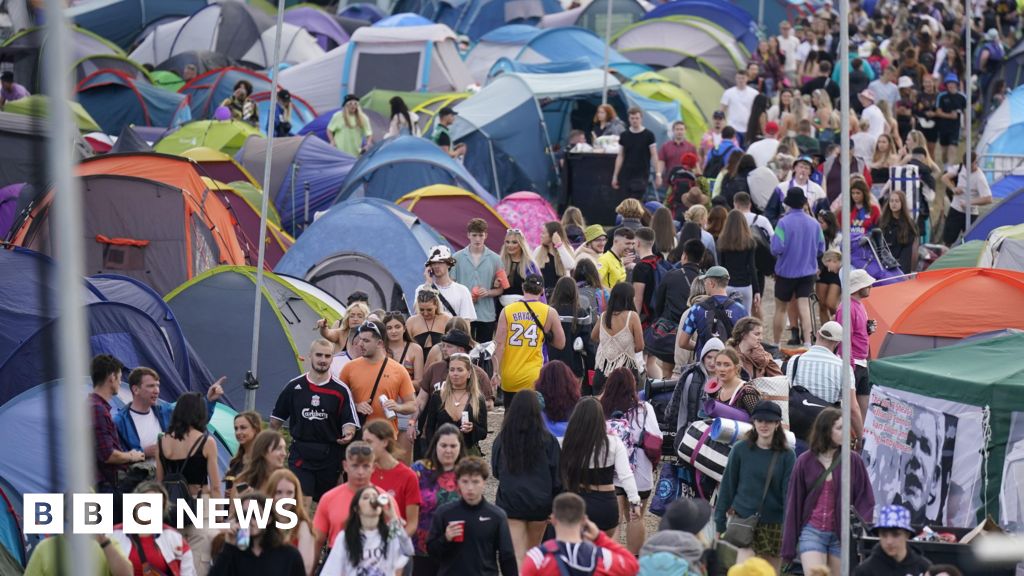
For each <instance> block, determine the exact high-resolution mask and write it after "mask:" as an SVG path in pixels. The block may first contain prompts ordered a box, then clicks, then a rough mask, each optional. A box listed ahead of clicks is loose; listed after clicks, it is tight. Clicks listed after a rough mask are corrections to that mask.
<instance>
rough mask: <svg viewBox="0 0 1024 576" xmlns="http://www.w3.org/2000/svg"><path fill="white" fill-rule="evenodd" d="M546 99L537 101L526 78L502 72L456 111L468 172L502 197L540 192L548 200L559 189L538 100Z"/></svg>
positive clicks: (456, 133) (455, 134) (455, 128)
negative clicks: (511, 194)
mask: <svg viewBox="0 0 1024 576" xmlns="http://www.w3.org/2000/svg"><path fill="white" fill-rule="evenodd" d="M559 76H560V77H561V76H562V75H559ZM544 96H546V95H537V96H536V97H535V95H534V93H533V89H532V87H531V86H530V84H529V83H528V82H527V81H526V80H525V79H524V77H523V76H520V75H517V74H502V75H501V76H498V77H496V78H494V79H493V80H491V81H490V82H488V84H487V86H485V87H484V88H483V90H481V91H480V92H479V93H478V94H474V95H473V96H470V97H469V98H467V99H466V100H463V101H462V102H460V103H459V104H458V106H456V107H455V111H456V112H458V116H456V117H455V123H454V124H452V127H451V136H452V140H453V141H459V142H462V143H465V144H466V156H465V161H464V164H465V166H466V169H467V170H468V171H469V172H470V174H472V175H473V177H474V178H476V180H477V181H478V182H486V183H487V186H488V187H489V188H490V189H491V190H493V191H494V193H495V194H497V195H498V196H501V195H504V194H506V193H512V192H515V191H517V190H534V191H536V192H539V193H541V194H542V195H544V196H546V197H547V196H550V195H551V194H552V192H553V191H554V190H557V189H558V167H557V164H556V163H555V158H554V156H553V155H552V153H551V142H550V141H549V140H548V130H547V127H546V126H545V125H544V113H543V112H542V111H541V108H540V104H539V103H538V101H537V100H538V98H541V97H544Z"/></svg>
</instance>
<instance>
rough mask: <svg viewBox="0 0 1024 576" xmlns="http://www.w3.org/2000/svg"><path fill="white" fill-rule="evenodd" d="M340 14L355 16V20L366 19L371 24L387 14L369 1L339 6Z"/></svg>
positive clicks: (347, 16)
mask: <svg viewBox="0 0 1024 576" xmlns="http://www.w3.org/2000/svg"><path fill="white" fill-rule="evenodd" d="M338 16H344V17H345V18H353V19H355V20H366V21H368V22H370V23H371V24H372V23H373V22H376V21H378V20H381V19H383V18H384V17H385V16H387V14H385V13H384V11H383V10H381V9H380V8H378V7H377V5H376V4H370V3H368V2H357V3H355V4H349V5H348V6H344V7H342V6H338Z"/></svg>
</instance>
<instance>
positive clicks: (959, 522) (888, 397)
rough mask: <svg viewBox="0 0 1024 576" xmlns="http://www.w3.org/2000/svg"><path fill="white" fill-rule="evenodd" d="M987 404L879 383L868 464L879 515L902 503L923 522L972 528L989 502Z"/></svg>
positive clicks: (868, 432)
mask: <svg viewBox="0 0 1024 576" xmlns="http://www.w3.org/2000/svg"><path fill="white" fill-rule="evenodd" d="M983 424H984V412H983V410H982V409H981V408H978V407H975V406H969V405H966V404H960V403H956V402H949V401H945V400H937V399H935V398H930V397H925V396H920V395H918V394H913V393H909V392H904V391H900V390H895V389H891V388H886V387H883V386H875V387H874V388H873V389H872V391H871V398H870V401H869V407H868V415H867V418H866V421H865V425H864V429H865V441H864V452H863V454H862V456H863V458H864V463H865V465H866V466H867V469H868V475H869V476H870V478H871V484H872V486H873V488H874V491H875V504H876V509H875V512H876V514H877V513H878V511H879V510H880V509H881V507H882V506H885V505H887V504H899V505H902V506H905V507H907V509H909V510H910V514H911V521H912V522H913V523H914V524H915V525H923V524H929V525H932V526H954V527H971V526H974V525H975V524H976V518H975V511H976V510H977V509H978V507H979V506H980V504H981V489H982V462H983V461H982V453H981V449H982V447H983V446H984V445H985V433H984V427H983Z"/></svg>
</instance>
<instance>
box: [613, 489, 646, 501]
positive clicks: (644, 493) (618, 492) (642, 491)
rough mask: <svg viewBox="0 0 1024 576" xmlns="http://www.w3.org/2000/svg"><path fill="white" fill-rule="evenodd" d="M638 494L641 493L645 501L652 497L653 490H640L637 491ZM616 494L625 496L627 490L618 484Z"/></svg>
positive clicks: (641, 497)
mask: <svg viewBox="0 0 1024 576" xmlns="http://www.w3.org/2000/svg"><path fill="white" fill-rule="evenodd" d="M637 494H639V495H640V499H641V500H643V501H644V502H646V501H647V499H648V498H650V497H651V491H650V490H640V491H639V492H637ZM615 495H616V496H625V495H626V491H625V490H623V489H622V488H619V487H618V486H616V487H615Z"/></svg>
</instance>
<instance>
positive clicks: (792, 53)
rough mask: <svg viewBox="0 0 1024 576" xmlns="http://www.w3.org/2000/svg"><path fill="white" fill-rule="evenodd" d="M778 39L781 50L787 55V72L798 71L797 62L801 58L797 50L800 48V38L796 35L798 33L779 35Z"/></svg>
mask: <svg viewBox="0 0 1024 576" xmlns="http://www.w3.org/2000/svg"><path fill="white" fill-rule="evenodd" d="M778 41H779V51H780V52H782V54H783V55H784V56H785V57H786V62H785V70H786V72H796V63H797V60H798V59H799V57H798V53H797V51H798V50H799V49H800V40H799V39H798V38H797V37H796V34H790V35H789V37H788V38H787V37H783V36H779V37H778Z"/></svg>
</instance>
